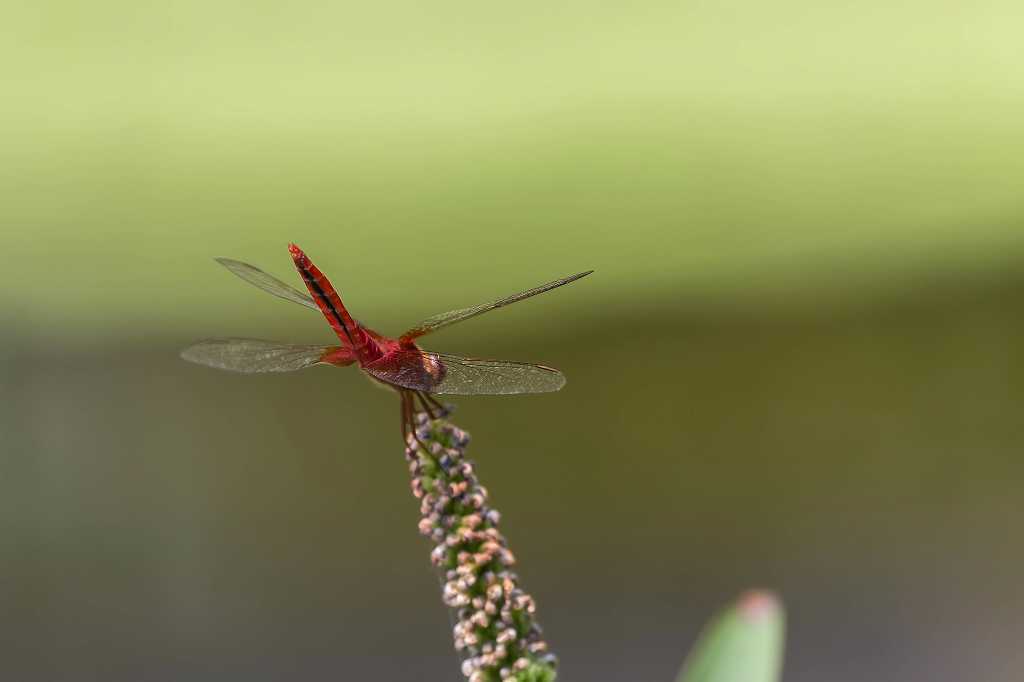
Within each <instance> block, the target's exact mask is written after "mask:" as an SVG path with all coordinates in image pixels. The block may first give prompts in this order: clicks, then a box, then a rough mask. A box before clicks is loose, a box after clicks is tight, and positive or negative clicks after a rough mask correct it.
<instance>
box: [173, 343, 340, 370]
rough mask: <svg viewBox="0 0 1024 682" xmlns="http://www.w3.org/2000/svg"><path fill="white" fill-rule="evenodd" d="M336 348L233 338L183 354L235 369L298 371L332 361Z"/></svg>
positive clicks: (187, 357) (200, 345) (202, 363)
mask: <svg viewBox="0 0 1024 682" xmlns="http://www.w3.org/2000/svg"><path fill="white" fill-rule="evenodd" d="M335 350H336V347H335V346H297V345H293V344H283V343H274V342H273V341H261V340H260V339H234V338H229V339H207V340H206V341H200V342H199V343H196V344H194V345H191V346H189V347H188V348H186V349H185V350H183V351H181V357H182V358H184V359H186V360H188V361H189V362H195V363H197V364H200V365H206V366H207V367H216V368H217V369H226V370H229V371H232V372H247V373H254V372H294V371H295V370H298V369H304V368H306V367H312V366H313V365H318V364H320V363H326V362H328V356H330V355H332V354H333V353H334V352H335ZM332 364H333V363H332Z"/></svg>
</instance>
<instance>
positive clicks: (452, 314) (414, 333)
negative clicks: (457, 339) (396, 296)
mask: <svg viewBox="0 0 1024 682" xmlns="http://www.w3.org/2000/svg"><path fill="white" fill-rule="evenodd" d="M592 272H593V270H588V271H586V272H580V273H577V274H575V275H570V276H569V277H563V278H562V279H556V280H555V281H553V282H548V283H547V284H541V285H540V286H539V287H534V288H533V289H527V290H526V291H520V292H519V293H518V294H512V295H511V296H506V297H504V298H499V299H498V300H496V301H491V302H489V303H481V304H480V305H475V306H473V307H471V308H460V309H459V310H451V311H449V312H447V313H441V314H440V315H434V316H433V317H428V318H427V319H425V320H423V321H422V322H420V323H419V324H417V325H416V326H415V327H413V328H412V329H410V330H409V331H407V332H405V333H404V334H402V338H405V339H414V338H416V337H418V336H423V335H424V334H429V333H430V332H432V331H435V330H437V329H440V328H441V327H447V326H448V325H450V324H455V323H456V322H461V321H463V320H468V319H469V318H471V317H476V316H477V315H482V314H483V313H486V312H487V311H489V310H494V309H495V308H501V307H504V306H507V305H510V304H512V303H516V302H518V301H522V300H523V299H526V298H530V297H531V296H536V295H537V294H543V293H544V292H545V291H551V290H552V289H555V288H557V287H560V286H562V285H563V284H569V283H570V282H575V281H576V280H578V279H581V278H583V277H586V276H587V275H589V274H590V273H592Z"/></svg>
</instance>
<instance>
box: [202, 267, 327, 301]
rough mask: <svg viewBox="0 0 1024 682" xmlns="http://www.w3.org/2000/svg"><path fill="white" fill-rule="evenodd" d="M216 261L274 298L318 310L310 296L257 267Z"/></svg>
mask: <svg viewBox="0 0 1024 682" xmlns="http://www.w3.org/2000/svg"><path fill="white" fill-rule="evenodd" d="M214 260H216V261H217V262H218V263H220V264H221V265H223V266H224V267H226V268H227V269H228V270H230V271H231V272H233V273H235V274H236V275H238V276H239V277H241V278H242V279H244V280H245V281H246V282H248V283H249V284H252V285H254V286H257V287H259V288H260V289H263V291H266V292H267V293H268V294H273V295H274V296H277V297H278V298H283V299H284V300H286V301H291V302H292V303H298V304H299V305H304V306H306V307H307V308H312V309H313V310H317V307H316V303H314V302H313V299H312V298H310V296H309V294H307V293H305V292H302V291H299V290H298V289H296V288H295V287H292V286H289V285H288V284H285V283H284V282H282V281H281V280H279V279H278V278H277V277H274V276H273V275H269V274H267V273H265V272H263V271H262V270H260V269H259V268H258V267H256V266H255V265H249V264H248V263H243V262H242V261H240V260H232V259H230V258H216V259H214Z"/></svg>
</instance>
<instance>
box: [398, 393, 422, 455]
mask: <svg viewBox="0 0 1024 682" xmlns="http://www.w3.org/2000/svg"><path fill="white" fill-rule="evenodd" d="M414 393H415V392H414V391H399V392H398V395H399V397H400V398H401V402H402V438H403V439H404V440H405V444H406V445H411V443H409V435H410V434H412V439H413V440H414V441H416V443H417V444H418V445H419V446H420V447H421V448H423V449H424V450H426V449H427V445H426V443H424V442H423V441H422V440H420V437H419V436H418V435H417V434H416V406H415V404H414V403H413V400H414V397H413V395H414Z"/></svg>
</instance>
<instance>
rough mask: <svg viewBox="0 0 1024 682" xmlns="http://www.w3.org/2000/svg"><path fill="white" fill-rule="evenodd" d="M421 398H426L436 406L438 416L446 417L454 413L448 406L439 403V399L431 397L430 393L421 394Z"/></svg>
mask: <svg viewBox="0 0 1024 682" xmlns="http://www.w3.org/2000/svg"><path fill="white" fill-rule="evenodd" d="M420 396H422V398H425V399H426V400H427V401H428V402H430V404H431V405H433V406H434V409H436V410H437V414H438V416H441V417H445V416H447V415H448V414H449V413H450V412H451V411H452V410H451V408H450V407H449V406H448V405H445V404H444V403H442V402H440V401H438V399H437V398H435V397H434V396H432V395H430V394H429V393H426V392H420Z"/></svg>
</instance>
